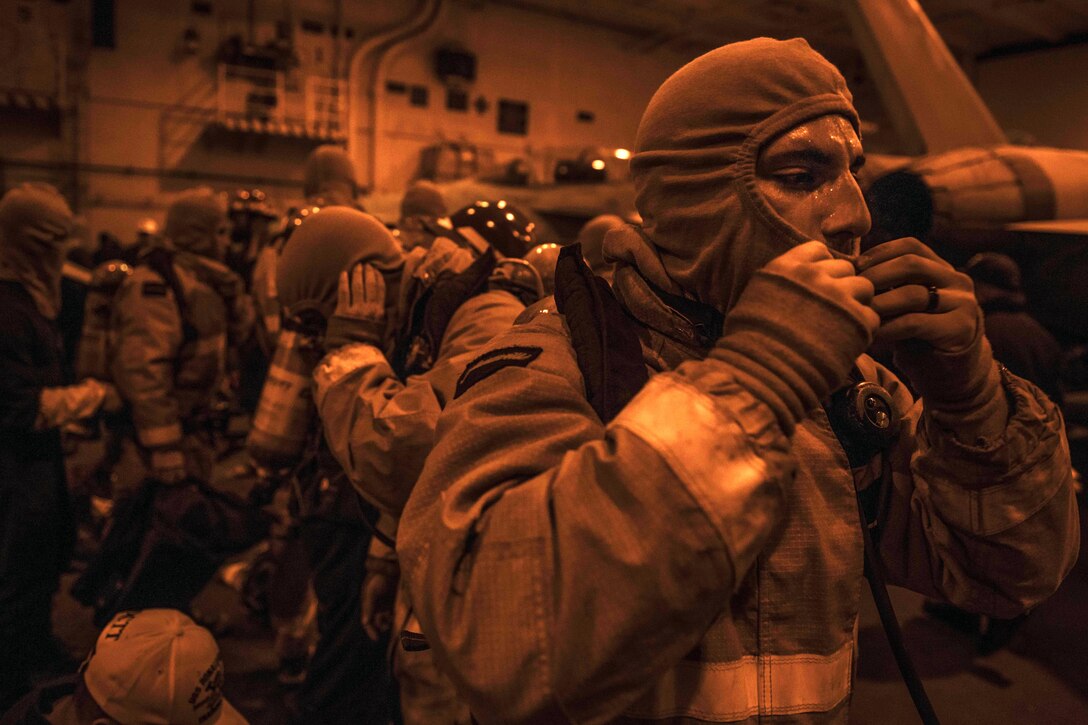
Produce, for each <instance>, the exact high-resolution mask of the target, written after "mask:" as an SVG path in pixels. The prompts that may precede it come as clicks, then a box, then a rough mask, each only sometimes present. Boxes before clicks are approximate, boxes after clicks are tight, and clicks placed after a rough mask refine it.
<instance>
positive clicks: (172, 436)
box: [137, 423, 182, 448]
mask: <svg viewBox="0 0 1088 725" xmlns="http://www.w3.org/2000/svg"><path fill="white" fill-rule="evenodd" d="M137 435H138V437H139V439H140V443H141V444H142V445H143V446H144V447H145V448H157V447H159V446H168V445H173V444H177V443H180V442H181V438H182V432H181V424H180V423H171V424H170V425H160V426H156V427H154V428H140V429H139V430H137Z"/></svg>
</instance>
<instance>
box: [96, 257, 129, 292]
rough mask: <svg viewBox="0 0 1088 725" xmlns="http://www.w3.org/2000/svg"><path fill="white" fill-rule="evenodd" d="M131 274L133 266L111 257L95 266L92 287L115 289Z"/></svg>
mask: <svg viewBox="0 0 1088 725" xmlns="http://www.w3.org/2000/svg"><path fill="white" fill-rule="evenodd" d="M131 275H132V267H130V266H129V265H127V264H125V263H124V262H122V261H121V260H120V259H110V260H107V261H105V262H103V263H102V264H100V265H98V266H97V267H95V268H94V271H93V272H92V273H91V288H92V289H96V290H115V289H117V288H118V287H120V286H121V283H122V282H124V281H125V280H126V279H127V278H128V277H130V276H131Z"/></svg>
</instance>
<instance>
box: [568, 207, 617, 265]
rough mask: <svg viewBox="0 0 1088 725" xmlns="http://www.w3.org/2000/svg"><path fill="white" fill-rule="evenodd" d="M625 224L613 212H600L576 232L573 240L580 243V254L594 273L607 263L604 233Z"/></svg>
mask: <svg viewBox="0 0 1088 725" xmlns="http://www.w3.org/2000/svg"><path fill="white" fill-rule="evenodd" d="M626 224H627V222H625V221H624V220H623V219H621V218H620V217H618V216H616V215H615V214H601V215H600V216H595V217H593V218H592V219H590V220H589V221H588V222H586V225H585V226H584V227H582V229H581V230H580V231H579V232H578V238H577V239H575V240H574V241H575V243H577V244H581V245H582V256H583V257H585V260H586V263H587V264H589V268H590V269H592V270H593V271H594V272H595V273H597V274H600V273H601V271H602V270H604V269H606V268H607V267H608V265H609V263H608V262H606V261H605V258H604V235H605V234H607V233H608V232H610V231H612V230H613V229H619V228H620V227H622V226H625V225H626Z"/></svg>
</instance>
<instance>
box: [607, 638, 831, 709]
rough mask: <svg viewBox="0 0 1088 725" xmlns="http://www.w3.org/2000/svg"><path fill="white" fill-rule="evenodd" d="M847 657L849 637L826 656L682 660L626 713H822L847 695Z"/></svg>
mask: <svg viewBox="0 0 1088 725" xmlns="http://www.w3.org/2000/svg"><path fill="white" fill-rule="evenodd" d="M852 661H853V643H852V642H847V643H846V644H844V645H843V646H842V647H840V648H839V649H838V650H837V651H836V652H834V653H832V654H830V655H814V654H797V655H764V656H763V657H754V656H747V657H742V658H740V659H739V660H733V661H730V662H690V661H687V660H684V661H681V662H680V663H679V664H677V665H676V666H675V667H673V668H672V669H671V670H669V672H667V673H666V674H665V676H664V677H662V678H661V679H660V680H659V681H658V682H657V684H655V685H654V687H653V688H652V689H651V690H650V691H649V692H648V693H647V694H646V695H645V696H644V697H643V698H642V699H641V700H640V701H639V702H638V703H637V704H636V705H635V706H633V707H632V708H630V709H629V710H628V711H627V713H626V714H627V715H629V716H631V717H639V718H650V719H654V718H670V717H693V718H699V719H704V720H711V721H714V722H729V721H735V720H744V719H747V718H749V717H752V716H753V715H796V714H800V713H806V712H827V711H829V710H832V709H834V708H835V706H837V705H838V704H839V703H841V702H842V701H843V700H844V699H846V697H847V696H848V695H849V694H850V677H851V669H852Z"/></svg>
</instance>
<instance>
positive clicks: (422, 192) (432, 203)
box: [400, 179, 449, 219]
mask: <svg viewBox="0 0 1088 725" xmlns="http://www.w3.org/2000/svg"><path fill="white" fill-rule="evenodd" d="M448 215H449V210H448V209H447V208H446V197H445V196H443V195H442V190H441V189H439V188H438V187H437V186H435V185H434V184H433V183H431V182H430V181H427V180H426V179H420V180H419V181H416V182H415V183H413V184H412V185H411V186H409V187H408V191H406V192H404V198H403V199H401V202H400V216H401V218H402V219H403V218H406V217H413V216H421V217H427V218H429V219H440V218H442V217H444V216H448Z"/></svg>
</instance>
